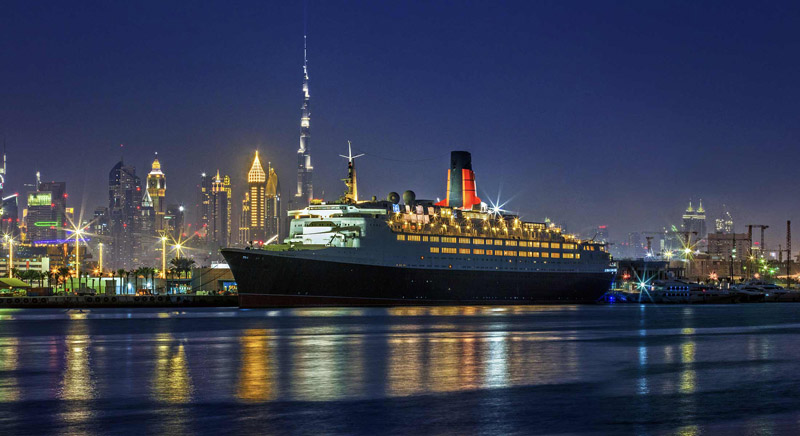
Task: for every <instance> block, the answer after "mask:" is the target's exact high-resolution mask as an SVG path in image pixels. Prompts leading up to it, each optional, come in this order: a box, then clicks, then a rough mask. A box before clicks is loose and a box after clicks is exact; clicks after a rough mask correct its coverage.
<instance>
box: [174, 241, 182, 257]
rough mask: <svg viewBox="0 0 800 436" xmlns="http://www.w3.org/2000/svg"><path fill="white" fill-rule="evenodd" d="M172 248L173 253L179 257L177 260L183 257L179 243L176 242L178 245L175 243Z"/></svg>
mask: <svg viewBox="0 0 800 436" xmlns="http://www.w3.org/2000/svg"><path fill="white" fill-rule="evenodd" d="M173 247H174V248H175V252H176V253H178V257H179V258H180V257H183V255H181V248H183V246H182V245H181V243H180V242H178V243H176V244H175V245H174V246H173Z"/></svg>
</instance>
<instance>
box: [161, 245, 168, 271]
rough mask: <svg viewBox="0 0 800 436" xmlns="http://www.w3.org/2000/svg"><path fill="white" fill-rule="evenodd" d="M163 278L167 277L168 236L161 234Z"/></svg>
mask: <svg viewBox="0 0 800 436" xmlns="http://www.w3.org/2000/svg"><path fill="white" fill-rule="evenodd" d="M161 278H162V279H166V278H167V237H166V235H161Z"/></svg>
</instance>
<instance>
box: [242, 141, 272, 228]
mask: <svg viewBox="0 0 800 436" xmlns="http://www.w3.org/2000/svg"><path fill="white" fill-rule="evenodd" d="M247 192H248V206H249V209H250V211H249V215H250V238H251V239H250V240H252V241H261V242H263V241H266V240H267V238H269V236H267V210H266V209H267V175H266V173H265V172H264V167H262V166H261V161H259V159H258V152H257V151H256V157H255V159H253V165H252V166H251V167H250V171H249V172H248V173H247Z"/></svg>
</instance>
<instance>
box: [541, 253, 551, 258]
mask: <svg viewBox="0 0 800 436" xmlns="http://www.w3.org/2000/svg"><path fill="white" fill-rule="evenodd" d="M542 257H550V253H542Z"/></svg>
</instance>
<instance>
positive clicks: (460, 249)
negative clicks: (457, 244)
mask: <svg viewBox="0 0 800 436" xmlns="http://www.w3.org/2000/svg"><path fill="white" fill-rule="evenodd" d="M469 253H470V249H469V248H459V249H458V254H469Z"/></svg>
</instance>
